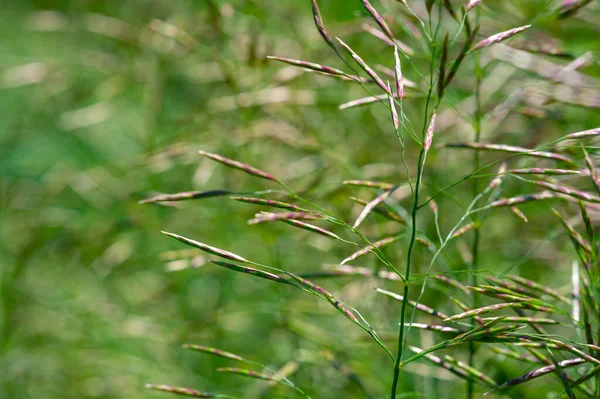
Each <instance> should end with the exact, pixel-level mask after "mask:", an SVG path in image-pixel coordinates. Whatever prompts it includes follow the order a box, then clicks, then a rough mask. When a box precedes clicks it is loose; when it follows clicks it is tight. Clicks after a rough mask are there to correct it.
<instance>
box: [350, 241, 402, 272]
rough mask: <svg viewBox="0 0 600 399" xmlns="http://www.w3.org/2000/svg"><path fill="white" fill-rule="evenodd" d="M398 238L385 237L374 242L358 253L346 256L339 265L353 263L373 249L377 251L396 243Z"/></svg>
mask: <svg viewBox="0 0 600 399" xmlns="http://www.w3.org/2000/svg"><path fill="white" fill-rule="evenodd" d="M399 238H400V237H398V236H396V237H387V238H383V239H381V240H379V241H375V242H374V243H373V244H371V245H369V246H367V247H365V248H363V249H360V250H358V251H356V252H355V253H353V254H352V255H350V256H348V257H347V258H346V259H344V260H343V261H341V262H340V265H345V264H346V263H348V262H350V261H353V260H355V259H357V258H360V257H361V256H363V255H366V254H368V253H369V252H371V251H373V250H374V249H376V248H377V249H379V248H383V247H385V246H387V245H389V244H391V243H393V242H394V241H397V240H398V239H399Z"/></svg>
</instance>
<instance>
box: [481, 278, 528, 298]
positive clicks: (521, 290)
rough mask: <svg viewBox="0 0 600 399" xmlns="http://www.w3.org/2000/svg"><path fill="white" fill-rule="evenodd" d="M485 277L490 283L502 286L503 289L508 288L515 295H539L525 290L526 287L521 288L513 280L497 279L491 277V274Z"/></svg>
mask: <svg viewBox="0 0 600 399" xmlns="http://www.w3.org/2000/svg"><path fill="white" fill-rule="evenodd" d="M486 279H487V280H488V281H490V282H491V283H493V284H496V285H497V286H499V287H504V288H505V289H507V290H509V291H510V292H514V293H515V294H517V295H523V296H527V297H532V298H538V297H539V295H538V294H537V293H535V292H532V291H530V290H527V289H525V288H523V287H522V286H520V285H517V284H515V283H513V282H510V281H506V280H502V279H499V278H498V277H493V276H488V277H486ZM499 287H497V288H499Z"/></svg>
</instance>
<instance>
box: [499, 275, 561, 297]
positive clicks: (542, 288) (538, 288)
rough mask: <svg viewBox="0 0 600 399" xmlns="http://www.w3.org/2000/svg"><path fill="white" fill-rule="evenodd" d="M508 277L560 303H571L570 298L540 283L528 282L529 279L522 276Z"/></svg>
mask: <svg viewBox="0 0 600 399" xmlns="http://www.w3.org/2000/svg"><path fill="white" fill-rule="evenodd" d="M506 277H508V278H509V279H510V280H512V281H514V282H515V283H517V284H521V285H522V286H524V287H527V288H530V289H532V290H535V291H539V292H542V293H544V294H546V295H548V296H551V297H552V298H555V299H558V300H559V301H562V302H564V303H570V301H569V299H568V298H565V297H564V296H562V295H561V294H560V293H558V292H557V291H555V290H553V289H552V288H550V287H546V286H545V285H541V284H539V283H536V282H535V281H531V280H528V279H526V278H523V277H520V276H515V275H509V276H506Z"/></svg>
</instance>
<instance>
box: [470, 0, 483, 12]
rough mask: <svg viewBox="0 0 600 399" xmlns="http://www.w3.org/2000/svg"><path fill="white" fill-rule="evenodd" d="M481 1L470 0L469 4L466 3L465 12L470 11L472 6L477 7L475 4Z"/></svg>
mask: <svg viewBox="0 0 600 399" xmlns="http://www.w3.org/2000/svg"><path fill="white" fill-rule="evenodd" d="M479 3H481V0H470V1H469V4H467V12H469V11H471V10H472V9H473V8H475V7H477V5H478V4H479Z"/></svg>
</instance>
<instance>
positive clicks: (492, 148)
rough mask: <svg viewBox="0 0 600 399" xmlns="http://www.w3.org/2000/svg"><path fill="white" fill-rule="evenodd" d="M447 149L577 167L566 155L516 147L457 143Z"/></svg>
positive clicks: (447, 145)
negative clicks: (544, 160)
mask: <svg viewBox="0 0 600 399" xmlns="http://www.w3.org/2000/svg"><path fill="white" fill-rule="evenodd" d="M446 147H449V148H470V149H474V150H482V151H499V152H508V153H511V154H521V155H525V156H530V157H536V158H546V159H553V160H555V161H563V162H567V163H569V164H571V165H575V162H574V161H573V160H572V159H571V158H569V157H566V156H564V155H559V154H554V153H552V152H544V151H535V150H531V149H529V148H523V147H514V146H510V145H504V144H484V143H456V144H446Z"/></svg>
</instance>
